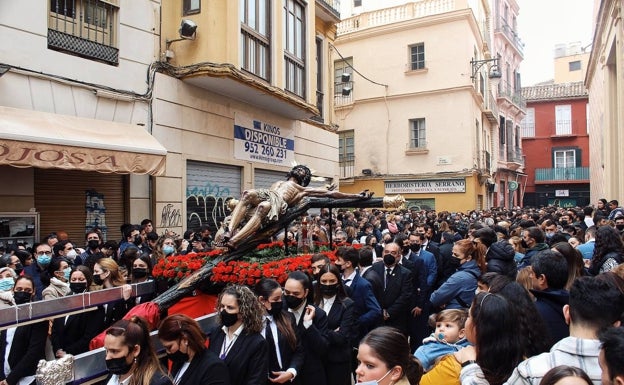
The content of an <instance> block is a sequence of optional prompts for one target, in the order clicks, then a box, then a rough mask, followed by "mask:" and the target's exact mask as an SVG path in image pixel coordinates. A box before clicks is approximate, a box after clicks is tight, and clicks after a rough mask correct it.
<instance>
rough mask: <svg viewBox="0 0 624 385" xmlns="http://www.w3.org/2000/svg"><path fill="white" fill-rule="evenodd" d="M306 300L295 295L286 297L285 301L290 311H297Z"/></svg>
mask: <svg viewBox="0 0 624 385" xmlns="http://www.w3.org/2000/svg"><path fill="white" fill-rule="evenodd" d="M303 300H304V298H297V297H295V296H294V295H285V296H284V301H286V306H288V308H289V309H296V308H298V307H299V306H301V304H302V303H303Z"/></svg>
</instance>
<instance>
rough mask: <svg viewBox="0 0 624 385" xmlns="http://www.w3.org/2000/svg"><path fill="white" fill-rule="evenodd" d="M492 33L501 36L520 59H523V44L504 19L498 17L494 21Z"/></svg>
mask: <svg viewBox="0 0 624 385" xmlns="http://www.w3.org/2000/svg"><path fill="white" fill-rule="evenodd" d="M494 33H500V34H502V35H503V36H504V37H505V38H506V39H507V40H508V41H509V42H510V43H511V45H512V47H514V48H515V49H516V51H518V54H519V55H520V57H524V43H523V42H522V40H520V37H519V36H518V34H517V33H516V31H515V30H514V28H513V27H512V26H510V25H509V24H508V23H507V21H506V20H505V19H504V18H502V17H499V18H498V19H497V20H496V27H495V28H494Z"/></svg>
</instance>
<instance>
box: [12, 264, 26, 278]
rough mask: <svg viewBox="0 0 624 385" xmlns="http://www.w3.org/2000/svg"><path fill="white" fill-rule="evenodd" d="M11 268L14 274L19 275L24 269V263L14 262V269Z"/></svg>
mask: <svg viewBox="0 0 624 385" xmlns="http://www.w3.org/2000/svg"><path fill="white" fill-rule="evenodd" d="M13 270H15V274H17V275H20V274H22V271H24V265H22V264H21V263H19V262H18V263H16V264H15V269H13Z"/></svg>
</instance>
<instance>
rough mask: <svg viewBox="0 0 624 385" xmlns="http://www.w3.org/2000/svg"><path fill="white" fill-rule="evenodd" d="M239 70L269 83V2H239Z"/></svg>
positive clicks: (268, 0)
mask: <svg viewBox="0 0 624 385" xmlns="http://www.w3.org/2000/svg"><path fill="white" fill-rule="evenodd" d="M239 9H240V10H241V20H240V21H241V42H240V44H241V47H240V57H241V68H242V69H243V70H245V71H247V72H250V73H252V74H254V75H256V76H258V77H260V78H262V79H264V80H266V81H271V34H270V31H271V12H270V0H240V8H239Z"/></svg>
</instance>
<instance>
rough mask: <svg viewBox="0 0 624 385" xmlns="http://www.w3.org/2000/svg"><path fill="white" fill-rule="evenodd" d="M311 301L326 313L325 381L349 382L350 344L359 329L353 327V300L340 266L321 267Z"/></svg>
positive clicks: (329, 382) (342, 383) (331, 383)
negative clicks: (348, 292) (344, 281)
mask: <svg viewBox="0 0 624 385" xmlns="http://www.w3.org/2000/svg"><path fill="white" fill-rule="evenodd" d="M314 305H316V306H319V307H321V308H322V309H323V310H324V311H325V313H327V339H328V342H329V350H328V352H327V357H326V360H327V361H326V364H325V368H326V370H327V383H328V384H330V385H345V384H347V385H348V384H351V371H352V368H351V347H352V344H353V342H354V341H355V339H356V337H357V331H358V330H357V329H356V327H355V319H354V315H353V300H352V299H351V298H349V297H348V296H347V294H346V292H345V288H344V285H343V284H342V277H341V274H340V270H338V267H337V266H336V265H327V266H325V267H324V268H323V269H321V276H320V278H319V284H318V285H317V287H316V292H315V295H314Z"/></svg>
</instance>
